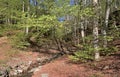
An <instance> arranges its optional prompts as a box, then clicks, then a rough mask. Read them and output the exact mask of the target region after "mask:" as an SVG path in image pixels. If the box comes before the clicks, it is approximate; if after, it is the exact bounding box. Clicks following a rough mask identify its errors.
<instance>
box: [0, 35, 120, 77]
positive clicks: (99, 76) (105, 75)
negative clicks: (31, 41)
mask: <svg viewBox="0 0 120 77" xmlns="http://www.w3.org/2000/svg"><path fill="white" fill-rule="evenodd" d="M11 50H14V49H13V48H12V47H11V45H10V44H9V41H8V40H7V37H2V38H0V54H1V55H0V67H1V68H2V67H3V65H4V64H5V65H10V66H14V65H18V64H21V63H28V62H29V61H36V59H37V58H38V57H41V56H49V55H48V54H47V55H46V54H43V53H38V52H32V51H27V52H25V51H18V50H17V51H18V53H17V54H14V53H13V54H11V55H6V53H7V54H8V52H10V51H11ZM50 51H51V52H52V51H53V50H50ZM53 52H56V51H53ZM32 77H120V52H117V53H116V54H113V55H111V56H107V57H104V58H102V59H101V61H99V62H88V63H78V64H74V63H71V62H70V60H69V58H68V56H67V55H64V56H62V57H60V58H58V59H56V60H54V61H51V62H50V63H48V64H45V65H43V66H42V67H41V68H40V70H38V71H36V72H34V73H33V76H32Z"/></svg>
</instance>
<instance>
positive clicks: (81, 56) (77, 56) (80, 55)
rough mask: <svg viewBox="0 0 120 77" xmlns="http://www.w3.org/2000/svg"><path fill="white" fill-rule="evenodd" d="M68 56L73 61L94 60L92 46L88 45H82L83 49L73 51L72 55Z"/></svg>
mask: <svg viewBox="0 0 120 77" xmlns="http://www.w3.org/2000/svg"><path fill="white" fill-rule="evenodd" d="M69 58H70V59H71V60H72V61H74V62H77V61H82V62H87V61H92V60H94V48H93V47H92V46H89V45H84V46H83V49H82V50H80V51H77V52H75V53H74V55H72V56H69Z"/></svg>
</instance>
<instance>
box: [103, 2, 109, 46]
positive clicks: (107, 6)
mask: <svg viewBox="0 0 120 77" xmlns="http://www.w3.org/2000/svg"><path fill="white" fill-rule="evenodd" d="M109 3H110V0H106V13H105V26H104V29H103V36H104V44H103V46H104V47H107V38H106V36H107V27H108V20H109V15H110V5H109Z"/></svg>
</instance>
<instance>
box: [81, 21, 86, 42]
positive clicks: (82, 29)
mask: <svg viewBox="0 0 120 77" xmlns="http://www.w3.org/2000/svg"><path fill="white" fill-rule="evenodd" d="M81 37H82V41H83V43H85V31H84V25H83V22H81Z"/></svg>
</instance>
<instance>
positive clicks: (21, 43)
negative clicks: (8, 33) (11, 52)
mask: <svg viewBox="0 0 120 77" xmlns="http://www.w3.org/2000/svg"><path fill="white" fill-rule="evenodd" d="M11 43H12V45H13V46H14V47H16V48H19V49H26V48H27V47H28V46H29V45H30V44H29V42H28V41H27V37H26V36H25V34H24V33H23V32H20V33H17V34H16V35H14V36H12V37H11Z"/></svg>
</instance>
